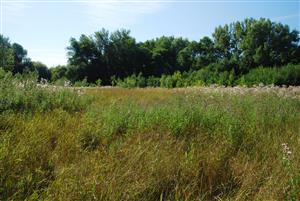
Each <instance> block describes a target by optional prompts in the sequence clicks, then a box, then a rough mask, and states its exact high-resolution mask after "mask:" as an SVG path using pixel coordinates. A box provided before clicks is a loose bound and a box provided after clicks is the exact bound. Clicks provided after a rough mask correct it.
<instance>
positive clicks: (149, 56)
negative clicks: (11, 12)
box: [0, 18, 300, 86]
mask: <svg viewBox="0 0 300 201" xmlns="http://www.w3.org/2000/svg"><path fill="white" fill-rule="evenodd" d="M0 39H1V49H2V50H4V51H2V53H1V57H2V58H4V59H2V66H4V69H5V70H7V71H11V72H13V73H14V74H15V73H22V72H24V71H37V72H38V74H39V77H43V78H46V79H49V80H51V81H53V82H55V81H58V80H62V79H68V80H70V81H71V82H72V83H76V82H84V83H93V84H96V83H98V84H99V83H101V84H102V85H118V84H119V85H122V83H123V84H124V83H126V82H132V80H145V81H144V83H145V84H144V85H146V86H156V85H158V84H157V83H159V85H160V86H161V85H162V84H161V83H162V82H165V81H164V79H167V78H170V79H171V78H172V77H176V76H177V77H178V76H179V77H185V78H189V80H195V82H198V83H202V82H203V83H204V84H206V83H209V84H211V83H219V84H225V85H232V84H236V83H237V80H239V82H242V81H243V79H244V80H246V79H245V77H251V76H258V75H259V74H260V73H257V71H259V72H263V70H257V69H261V68H264V67H267V68H268V69H270V70H269V71H270V72H271V71H272V73H269V75H271V74H272V75H273V77H274V76H275V74H276V73H277V74H280V73H279V72H281V71H280V69H281V68H286V69H289V70H291V71H292V72H289V74H288V75H287V78H284V79H287V80H288V79H289V76H290V74H291V75H292V77H293V76H294V77H293V78H291V79H293V80H295V79H296V81H297V79H298V77H296V78H295V75H299V71H300V69H299V67H298V66H299V65H296V67H286V66H287V64H299V63H300V46H299V32H298V31H297V30H290V28H289V26H288V25H283V24H281V23H276V22H272V21H270V20H269V19H264V18H261V19H252V18H251V19H245V20H244V21H241V22H240V21H237V22H233V23H231V24H226V25H224V26H218V27H217V28H215V30H214V32H213V34H212V37H203V38H201V39H200V40H199V41H190V40H188V39H186V38H182V37H173V36H170V37H167V36H162V37H159V38H156V39H151V40H147V41H144V42H137V41H136V39H135V38H133V37H132V36H131V35H130V31H129V30H124V29H121V30H117V31H115V32H112V33H110V32H109V31H108V30H105V29H102V30H100V31H98V32H95V33H94V34H93V35H90V36H87V35H81V36H80V37H79V38H78V39H75V38H71V39H70V45H69V47H67V51H68V65H66V66H57V67H55V68H51V69H50V70H49V69H47V68H46V66H45V65H43V64H41V63H37V62H32V61H31V60H30V59H29V58H27V56H26V55H27V52H26V50H24V49H23V47H22V46H20V45H19V44H16V43H14V44H12V45H11V44H10V43H9V40H8V39H7V38H4V37H3V36H1V37H0ZM3 61H4V62H5V63H3ZM267 71H268V70H264V72H267ZM269 71H268V72H269ZM285 71H287V70H285ZM249 73H252V74H253V75H251V76H249V75H248V76H246V75H247V74H249ZM275 77H276V76H275ZM277 77H278V76H277ZM278 79H279V78H278ZM130 80H131V81H130ZM241 80H242V81H241ZM269 80H270V79H269ZM299 80H300V77H299ZM274 82H275V81H274ZM287 82H288V81H287ZM289 83H291V84H297V82H295V81H292V82H289ZM298 84H299V83H298ZM173 85H174V84H172V86H173ZM186 85H189V84H188V83H186Z"/></svg>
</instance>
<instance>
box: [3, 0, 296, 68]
mask: <svg viewBox="0 0 300 201" xmlns="http://www.w3.org/2000/svg"><path fill="white" fill-rule="evenodd" d="M0 1H2V3H1V5H2V9H1V11H0V12H1V13H0V14H1V16H2V17H1V22H2V33H3V34H4V35H5V36H8V37H9V38H10V40H11V41H12V42H17V43H20V44H21V45H22V46H23V47H24V48H25V49H27V50H28V56H29V57H31V58H32V60H35V61H41V62H43V63H45V64H47V65H48V66H49V67H51V66H54V65H58V64H66V63H67V57H66V52H67V51H66V47H67V46H68V45H69V39H70V38H71V37H75V38H78V37H79V36H80V35H81V34H87V35H91V34H92V33H94V32H95V31H97V30H100V29H101V28H102V27H104V28H106V29H108V30H110V31H114V30H116V29H118V28H126V29H130V30H131V35H132V36H133V37H135V38H136V39H137V41H144V40H146V39H151V38H155V37H159V36H162V35H168V36H169V35H174V36H183V37H186V38H189V39H191V40H199V39H200V38H201V37H203V36H211V34H212V32H213V31H214V28H215V27H216V26H218V25H224V24H226V23H230V22H233V21H237V20H243V19H244V18H246V17H253V18H260V17H264V18H270V19H271V20H273V21H277V22H281V23H283V24H288V25H289V26H290V27H291V29H297V30H299V29H300V16H299V13H300V11H299V10H300V1H299V0H298V1H297V0H282V1H278V0H262V1H258V0H253V1H251V0H240V1H237V0H236V1H234V0H230V1H228V0H217V1H216V0H212V1H208V0H205V1H204V0H187V1H184V0H169V1H168V0H136V1H134V0H129V1H128V0H123V1H122V0H75V1H72V0H69V2H67V1H66V0H61V1H57V0H23V1H22V0H17V1H15V0H0Z"/></svg>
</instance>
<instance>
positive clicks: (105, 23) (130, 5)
mask: <svg viewBox="0 0 300 201" xmlns="http://www.w3.org/2000/svg"><path fill="white" fill-rule="evenodd" d="M162 8H163V4H162V3H160V2H149V1H148V2H143V1H142V0H141V1H139V2H128V1H127V2H120V1H114V0H105V1H102V2H101V1H99V2H95V1H93V2H89V1H87V2H86V3H85V9H86V10H85V12H86V14H87V15H88V16H89V18H90V20H91V21H90V24H91V25H92V26H94V27H99V26H100V27H108V28H122V27H126V26H130V25H132V24H135V23H138V22H140V19H141V18H142V17H143V16H145V15H148V14H151V13H155V12H158V11H160V10H161V9H162Z"/></svg>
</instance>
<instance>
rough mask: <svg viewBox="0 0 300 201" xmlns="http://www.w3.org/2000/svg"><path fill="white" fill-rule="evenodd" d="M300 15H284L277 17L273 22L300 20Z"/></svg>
mask: <svg viewBox="0 0 300 201" xmlns="http://www.w3.org/2000/svg"><path fill="white" fill-rule="evenodd" d="M299 16H300V14H299V13H298V14H293V15H283V16H277V17H273V18H272V20H287V19H292V18H299Z"/></svg>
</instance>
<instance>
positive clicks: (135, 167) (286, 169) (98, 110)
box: [0, 78, 300, 200]
mask: <svg viewBox="0 0 300 201" xmlns="http://www.w3.org/2000/svg"><path fill="white" fill-rule="evenodd" d="M5 79H6V80H5ZM5 79H4V81H3V79H2V80H1V83H3V82H5V83H6V85H5V86H6V87H5V89H4V87H3V88H2V90H1V97H3V99H2V98H1V100H5V101H3V102H1V104H2V105H1V108H2V111H1V118H0V129H1V135H0V199H1V200H24V199H27V200H299V199H300V195H299V186H300V175H299V171H298V170H299V169H300V158H299V157H298V155H297V153H299V151H300V150H299V147H300V135H299V134H300V130H299V128H300V124H299V122H300V101H299V95H300V91H299V89H297V88H288V89H278V88H267V89H266V88H252V89H240V88H228V89H227V88H211V89H210V88H188V89H178V90H177V89H174V90H168V89H119V88H112V89H106V88H104V89H84V90H83V89H82V90H83V91H82V92H80V93H78V92H72V90H70V89H67V90H63V89H55V90H54V91H53V90H52V89H51V87H48V88H41V87H39V86H35V85H33V86H31V88H26V87H25V88H24V87H22V88H19V87H18V85H15V84H10V82H11V80H14V78H9V79H10V81H9V79H8V78H5ZM11 83H12V82H11ZM1 86H2V85H1ZM15 94H21V95H20V97H21V98H20V99H18V101H16V100H15V99H14V97H18V96H16V95H15ZM27 94H30V96H27ZM62 94H64V95H62ZM61 97H64V98H62V100H59V99H60V98H61ZM43 101H44V102H45V103H43ZM16 103H18V104H16ZM29 103H30V104H29ZM41 103H43V104H44V105H45V106H41ZM43 104H42V105H43Z"/></svg>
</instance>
